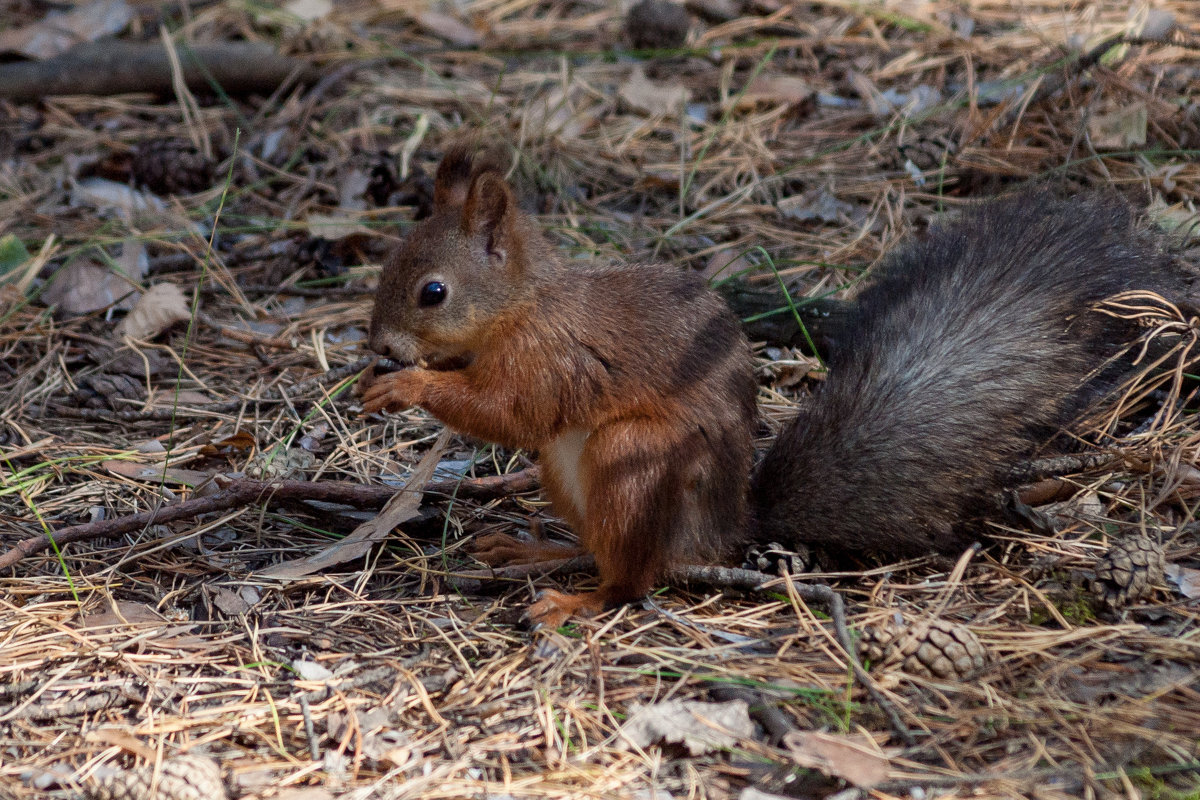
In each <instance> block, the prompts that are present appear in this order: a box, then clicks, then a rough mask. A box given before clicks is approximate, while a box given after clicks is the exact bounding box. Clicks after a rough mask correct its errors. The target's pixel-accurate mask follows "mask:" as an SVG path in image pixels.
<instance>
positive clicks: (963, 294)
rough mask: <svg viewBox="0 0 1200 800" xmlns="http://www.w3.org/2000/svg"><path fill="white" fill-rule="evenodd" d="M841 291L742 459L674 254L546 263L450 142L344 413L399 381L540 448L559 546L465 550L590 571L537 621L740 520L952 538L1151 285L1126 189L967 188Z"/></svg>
mask: <svg viewBox="0 0 1200 800" xmlns="http://www.w3.org/2000/svg"><path fill="white" fill-rule="evenodd" d="M878 272H879V273H880V274H879V277H877V278H875V280H874V281H873V283H871V285H870V286H869V287H868V288H866V289H865V290H864V291H863V292H862V293H861V294H860V295H859V297H858V299H857V304H856V310H855V312H854V313H853V315H852V319H851V320H850V321H849V322H848V324H847V326H846V328H845V331H844V335H842V336H840V337H838V341H837V342H836V343H835V346H834V348H833V351H832V352H831V353H830V355H829V361H828V364H829V374H828V378H827V380H825V381H824V383H823V385H822V386H821V387H820V388H819V389H818V390H817V391H816V392H815V393H814V395H813V397H812V398H811V402H810V403H809V404H808V405H807V407H805V408H804V409H803V410H802V411H801V413H800V414H799V415H798V416H797V417H796V418H795V420H793V421H792V422H790V423H789V424H787V425H786V426H785V428H784V430H783V431H782V432H781V433H780V434H779V436H778V437H777V439H776V441H775V443H774V444H773V446H772V447H771V448H770V450H769V451H768V452H767V454H766V456H765V457H764V458H763V460H762V462H761V464H760V465H759V467H758V468H757V470H755V471H754V474H753V476H751V468H752V461H753V444H752V440H753V436H754V433H755V430H756V428H757V418H758V413H757V404H756V394H757V384H756V380H755V378H754V375H753V372H752V369H751V364H752V361H751V349H750V345H749V342H748V340H747V338H746V336H745V334H744V333H743V330H742V327H741V325H740V324H739V321H738V320H737V318H736V317H735V316H734V315H733V313H732V312H731V311H730V309H729V308H728V306H727V305H726V304H725V302H724V301H723V300H722V299H721V298H720V297H719V296H718V295H717V294H716V293H715V292H714V291H712V290H711V289H710V288H708V286H707V285H706V283H705V282H704V281H703V280H702V279H701V278H700V277H699V276H697V275H696V274H694V273H691V272H688V271H685V270H681V269H678V268H674V267H671V266H668V265H664V264H656V263H627V262H622V263H615V264H605V265H601V264H597V263H592V262H583V263H577V262H575V261H571V262H568V261H566V260H564V259H563V258H562V257H560V256H559V255H558V252H557V250H556V248H555V247H554V246H553V245H552V244H551V243H550V242H549V241H548V240H547V239H546V238H545V236H544V235H543V233H542V231H541V229H540V228H539V226H538V224H537V222H536V221H535V220H534V219H532V218H531V217H530V216H528V215H527V214H525V213H524V212H523V211H522V210H521V209H520V208H519V207H518V205H517V202H516V198H515V195H514V192H513V189H512V188H511V187H510V186H509V184H508V183H507V182H506V180H505V178H504V168H503V166H502V164H501V162H500V161H499V159H498V158H497V157H496V156H495V154H494V153H492V154H489V153H482V154H476V153H473V152H472V148H471V146H470V145H468V144H466V143H462V144H459V145H455V146H453V147H451V148H450V149H449V150H448V151H447V153H446V154H445V156H444V158H443V160H442V161H441V163H440V165H439V166H438V169H437V172H436V177H435V181H434V201H433V213H432V215H431V216H430V217H429V218H427V219H425V220H424V221H422V222H420V223H418V224H417V225H415V226H414V227H413V228H412V230H411V231H410V232H409V233H408V234H407V236H406V237H405V239H404V240H403V242H402V243H401V244H400V245H399V247H398V248H397V249H396V250H395V251H394V253H393V254H392V255H391V256H390V258H389V260H388V261H387V262H386V263H385V265H384V267H383V270H382V273H381V277H380V284H379V289H378V292H377V295H376V300H375V306H374V311H373V314H372V318H371V325H370V333H369V346H370V347H371V349H372V350H374V351H376V352H377V353H379V354H380V355H381V356H383V357H385V358H386V359H390V360H391V361H392V362H395V363H397V364H400V365H403V366H402V368H400V369H398V370H396V371H392V372H385V373H382V374H378V375H377V376H376V377H375V379H374V381H373V382H372V383H371V385H369V386H368V387H367V389H366V391H365V394H364V397H363V407H364V413H373V412H376V411H381V410H388V411H395V410H401V409H405V408H409V407H412V406H419V407H421V408H423V409H425V410H426V411H428V412H430V413H431V414H433V415H434V416H435V417H437V418H438V419H440V420H441V421H442V422H444V423H445V424H447V425H449V426H450V427H452V428H454V429H456V430H458V431H461V432H463V433H466V434H469V435H472V436H475V437H478V438H481V439H485V440H488V441H492V442H496V443H499V444H501V445H504V446H507V447H513V448H523V449H527V450H530V451H537V453H538V461H539V464H540V467H541V474H542V483H543V486H544V489H545V491H546V494H547V495H548V497H549V499H550V501H551V505H552V507H553V508H554V509H555V511H556V512H557V513H558V514H559V515H560V516H562V517H563V518H564V519H565V520H566V521H567V522H568V523H569V524H570V526H571V527H572V529H573V530H574V531H575V532H576V534H577V535H578V538H579V547H578V548H567V547H564V546H557V545H551V544H548V543H544V542H536V541H535V542H521V541H518V540H516V539H515V538H513V537H511V536H508V535H507V534H492V535H490V536H487V537H482V539H481V540H480V541H478V542H477V551H476V555H477V557H479V558H480V559H481V560H483V561H484V562H485V563H490V564H500V563H520V562H528V561H535V560H541V559H544V558H547V557H551V556H566V555H570V554H573V553H578V552H581V551H586V552H589V553H591V554H592V555H593V556H594V557H595V561H596V567H597V571H598V573H599V578H600V586H599V588H598V589H596V590H595V591H592V592H587V593H583V594H565V593H562V592H556V591H551V590H547V591H543V592H541V593H540V594H539V595H538V597H537V599H536V600H535V602H534V604H533V605H532V606H531V607H530V608H529V609H528V611H527V612H526V616H527V618H528V619H529V620H530V621H531V622H533V623H535V624H546V625H550V626H552V627H557V626H558V625H560V624H561V623H562V622H564V621H565V620H566V619H568V618H569V617H571V616H573V615H589V614H593V613H596V612H598V611H601V610H603V609H605V608H607V607H610V606H613V605H616V604H620V603H624V602H628V601H631V600H635V599H637V598H639V597H642V596H644V595H645V594H646V592H648V591H649V590H650V589H651V588H653V586H654V585H655V582H656V581H658V580H659V579H661V578H663V577H665V575H666V574H667V573H668V572H669V571H670V569H671V568H672V567H675V566H678V565H681V564H688V563H692V564H695V563H713V562H715V561H718V560H720V559H723V558H727V557H729V556H730V555H732V554H733V552H734V551H735V549H736V548H737V547H739V546H740V545H742V544H743V543H744V542H745V540H746V539H748V538H751V537H753V538H755V539H759V540H764V541H765V540H771V541H775V542H784V543H787V544H793V545H799V544H802V543H812V544H816V545H818V546H819V547H820V549H822V550H824V551H826V552H838V551H844V552H852V553H861V554H865V555H870V556H882V557H888V556H907V555H914V554H919V555H924V554H928V553H930V552H931V551H938V552H953V551H954V549H955V548H958V547H960V546H961V545H962V544H963V543H964V542H969V541H971V540H972V538H973V537H972V535H971V526H970V525H969V524H968V523H969V521H970V520H972V519H973V518H975V517H976V516H978V515H979V514H980V513H981V512H984V511H986V509H987V506H988V504H989V502H992V499H993V498H994V497H995V496H996V494H997V492H998V490H999V489H1001V488H1002V487H1003V485H1004V478H1005V473H1006V471H1007V470H1008V469H1009V468H1011V467H1012V465H1013V464H1014V463H1015V462H1016V461H1017V460H1018V459H1020V458H1021V457H1022V456H1027V455H1029V454H1030V453H1031V452H1032V451H1033V449H1034V448H1035V446H1036V445H1037V444H1039V443H1040V442H1042V441H1044V440H1045V439H1046V438H1048V437H1049V436H1050V435H1051V434H1053V433H1054V432H1055V431H1056V430H1058V429H1059V427H1060V426H1062V425H1063V424H1065V423H1067V422H1068V421H1069V420H1070V419H1071V417H1072V416H1073V415H1074V414H1077V413H1078V412H1079V411H1081V410H1082V409H1083V408H1085V407H1086V406H1087V405H1088V404H1089V403H1090V402H1091V401H1092V400H1094V399H1095V398H1096V396H1097V395H1098V394H1100V393H1103V391H1104V387H1105V386H1106V385H1108V383H1107V382H1111V380H1112V373H1114V372H1115V371H1119V368H1112V369H1105V368H1104V365H1105V364H1106V363H1110V362H1111V363H1116V362H1115V361H1113V359H1114V358H1116V357H1117V356H1118V354H1119V353H1120V351H1121V349H1122V346H1123V345H1125V344H1127V343H1128V342H1129V341H1131V340H1132V339H1133V338H1134V337H1135V336H1136V332H1135V331H1134V329H1133V328H1134V326H1133V324H1132V323H1130V322H1128V321H1123V320H1121V319H1119V318H1118V317H1117V316H1115V315H1107V314H1104V313H1102V311H1101V310H1100V309H1099V305H1100V304H1101V303H1102V302H1103V301H1104V300H1105V299H1106V298H1108V297H1110V296H1112V295H1114V294H1117V293H1120V292H1122V291H1126V290H1131V289H1135V288H1136V289H1146V290H1150V291H1158V290H1160V289H1163V288H1164V287H1167V286H1169V285H1170V272H1171V262H1170V260H1169V258H1168V257H1167V256H1166V255H1165V254H1164V252H1163V249H1162V248H1161V247H1160V243H1159V241H1158V240H1157V238H1156V237H1155V236H1154V235H1152V234H1151V233H1149V232H1147V231H1146V230H1144V229H1141V228H1139V227H1138V226H1137V225H1136V224H1135V219H1134V216H1133V214H1132V212H1131V210H1130V209H1129V207H1128V206H1127V205H1126V204H1125V203H1124V201H1121V200H1118V199H1114V198H1112V197H1107V196H1100V195H1094V196H1085V197H1081V198H1076V199H1071V200H1058V199H1054V198H1052V197H1050V196H1048V195H1047V194H1046V193H1042V194H1033V193H1025V194H1022V195H1019V196H1017V197H1015V198H1010V199H1001V200H998V201H992V202H989V203H985V204H982V205H980V206H978V207H976V208H973V209H970V210H968V211H966V212H965V213H964V214H963V215H962V217H961V219H959V220H958V221H956V222H952V223H950V224H946V225H942V226H937V227H935V228H933V229H932V230H931V231H930V232H928V234H927V235H926V236H925V237H924V238H923V239H920V240H918V241H916V242H913V243H910V244H909V245H907V246H902V247H900V248H899V249H898V250H896V251H894V252H893V253H892V254H890V255H889V256H887V257H885V259H884V262H883V263H882V264H881V265H880V269H879V270H878Z"/></svg>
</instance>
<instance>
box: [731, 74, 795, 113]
mask: <svg viewBox="0 0 1200 800" xmlns="http://www.w3.org/2000/svg"><path fill="white" fill-rule="evenodd" d="M814 94H816V90H815V89H813V87H812V84H810V83H809V82H808V81H806V80H804V79H803V78H797V77H796V76H795V75H767V74H760V75H758V76H757V77H755V79H754V80H752V81H750V85H749V86H747V87H746V89H745V91H743V92H741V93H740V94H736V95H733V96H732V97H731V98H730V101H731V102H733V103H735V107H736V108H737V109H738V110H739V111H749V110H752V109H753V108H754V107H755V106H758V105H789V106H795V105H799V104H801V103H803V102H804V101H805V100H808V99H809V98H810V97H812V96H813V95H814Z"/></svg>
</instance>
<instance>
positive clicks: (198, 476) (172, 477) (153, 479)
mask: <svg viewBox="0 0 1200 800" xmlns="http://www.w3.org/2000/svg"><path fill="white" fill-rule="evenodd" d="M100 466H102V467H104V468H105V469H106V470H108V471H109V472H111V473H112V474H114V475H119V476H121V477H122V478H129V479H130V480H135V481H145V482H147V483H173V484H178V485H182V486H199V485H200V484H202V483H204V482H205V481H206V480H208V479H209V478H211V477H212V473H211V472H200V471H199V470H194V469H179V468H178V467H166V468H163V467H162V466H161V465H158V464H139V463H138V462H136V461H116V460H113V461H104V462H102V463H101V465H100Z"/></svg>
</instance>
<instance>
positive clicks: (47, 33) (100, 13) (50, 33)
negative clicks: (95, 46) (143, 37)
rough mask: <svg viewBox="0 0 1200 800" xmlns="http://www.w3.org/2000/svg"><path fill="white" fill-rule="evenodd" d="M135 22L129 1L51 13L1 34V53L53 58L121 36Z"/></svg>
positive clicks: (98, 0)
mask: <svg viewBox="0 0 1200 800" xmlns="http://www.w3.org/2000/svg"><path fill="white" fill-rule="evenodd" d="M131 19H133V9H132V8H130V7H129V4H128V3H126V2H125V0H95V2H92V3H85V4H84V5H81V6H78V7H76V8H74V9H72V10H71V11H51V12H50V13H49V14H47V15H46V16H45V17H44V18H42V19H41V20H40V21H38V22H35V23H33V24H32V25H25V26H24V27H21V28H12V29H10V30H6V31H0V53H20V54H21V55H23V56H27V57H29V58H34V59H38V60H43V59H47V58H52V57H54V56H56V55H59V54H61V53H65V52H66V51H68V50H70V49H71V48H72V47H74V46H75V45H76V44H79V43H80V42H94V41H96V40H97V39H99V38H101V37H103V36H111V35H113V34H115V33H120V32H121V31H123V30H124V29H125V26H126V25H128V24H129V21H130V20H131Z"/></svg>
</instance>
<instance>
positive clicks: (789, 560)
mask: <svg viewBox="0 0 1200 800" xmlns="http://www.w3.org/2000/svg"><path fill="white" fill-rule="evenodd" d="M742 567H743V568H744V569H753V570H757V571H758V572H762V573H765V574H767V575H780V576H782V575H801V574H803V573H805V572H815V571H816V562H815V560H814V559H813V555H812V551H810V550H809V549H808V547H806V546H805V545H803V544H798V545H797V546H796V547H795V548H794V549H792V548H787V547H784V546H783V545H781V544H777V543H775V542H766V543H762V544H752V545H750V546H749V547H747V548H746V557H745V558H744V559H743V561H742Z"/></svg>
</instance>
